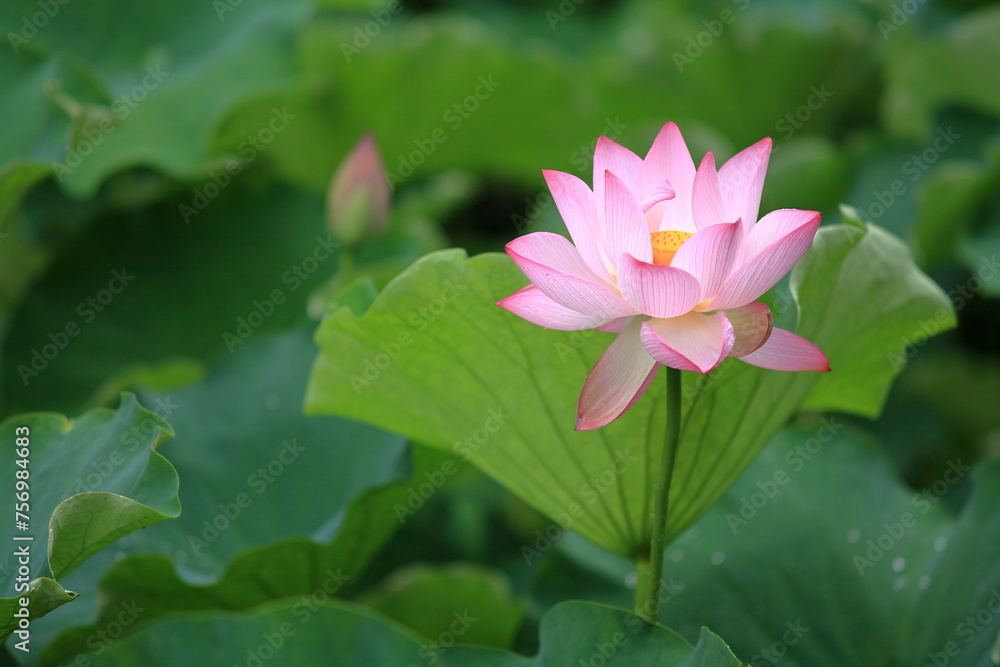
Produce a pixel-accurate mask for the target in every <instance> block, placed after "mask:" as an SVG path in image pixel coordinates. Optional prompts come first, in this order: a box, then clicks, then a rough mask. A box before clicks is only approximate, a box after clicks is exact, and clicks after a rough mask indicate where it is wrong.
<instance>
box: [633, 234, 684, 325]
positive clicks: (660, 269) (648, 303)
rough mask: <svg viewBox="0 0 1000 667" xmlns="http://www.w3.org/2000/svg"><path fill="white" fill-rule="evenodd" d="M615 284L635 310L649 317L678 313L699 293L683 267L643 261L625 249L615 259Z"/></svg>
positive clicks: (682, 311) (676, 314) (675, 315)
mask: <svg viewBox="0 0 1000 667" xmlns="http://www.w3.org/2000/svg"><path fill="white" fill-rule="evenodd" d="M682 247H683V246H682ZM618 288H619V289H620V290H621V293H622V296H623V297H625V300H626V301H627V302H628V303H629V304H631V305H632V306H633V307H634V308H635V309H636V310H638V311H639V312H640V313H644V314H646V315H651V316H652V317H677V316H678V315H682V314H684V313H686V312H688V311H690V310H691V309H692V308H694V306H695V304H697V303H698V300H699V298H700V296H701V286H700V285H699V284H698V281H697V279H695V277H694V276H692V275H691V274H690V273H688V272H687V271H684V270H682V269H678V268H676V267H674V266H658V265H656V264H650V263H648V262H643V261H640V260H638V259H636V258H635V257H632V256H631V255H629V254H627V253H626V254H624V255H622V256H621V259H620V260H619V261H618Z"/></svg>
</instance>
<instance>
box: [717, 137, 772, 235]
mask: <svg viewBox="0 0 1000 667" xmlns="http://www.w3.org/2000/svg"><path fill="white" fill-rule="evenodd" d="M770 156H771V139H770V138H767V137H765V138H764V139H761V140H760V141H758V142H757V143H755V144H754V145H753V146H750V147H749V148H745V149H743V150H742V151H740V152H739V153H737V154H736V155H734V156H733V157H732V158H731V159H730V160H729V161H728V162H726V164H724V165H722V169H720V170H719V186H720V187H721V189H722V202H723V206H724V207H725V217H726V219H728V220H730V221H732V220H736V219H737V218H742V219H743V220H744V221H745V222H746V223H747V225H748V226H752V225H753V223H755V222H756V221H757V213H758V211H759V209H760V192H761V190H762V189H763V188H764V173H765V172H766V171H767V162H768V159H769V158H770Z"/></svg>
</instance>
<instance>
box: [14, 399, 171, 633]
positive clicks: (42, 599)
mask: <svg viewBox="0 0 1000 667" xmlns="http://www.w3.org/2000/svg"><path fill="white" fill-rule="evenodd" d="M172 434H173V431H172V430H171V427H170V425H169V424H168V423H167V422H166V421H164V419H163V418H162V416H160V415H158V414H156V413H155V412H150V411H149V410H146V409H145V408H143V407H141V406H140V405H139V404H138V402H137V401H136V399H135V397H134V396H132V395H130V394H123V395H122V402H121V406H120V407H119V409H118V410H117V412H112V411H111V410H105V409H101V410H94V411H91V412H88V413H86V414H85V415H83V416H82V417H80V418H79V419H77V420H72V421H71V420H68V419H66V418H65V417H62V416H60V415H56V414H49V413H36V414H26V415H18V416H15V417H11V418H10V419H8V420H6V421H5V422H4V423H3V424H0V438H3V441H4V442H7V443H10V446H11V447H12V448H13V447H14V446H15V444H18V445H19V446H22V447H23V446H24V445H25V441H23V440H20V441H19V440H18V439H17V438H27V452H26V453H27V454H28V456H27V460H28V462H27V464H26V468H25V466H21V465H18V464H17V461H18V460H22V459H21V458H20V457H15V456H14V451H13V449H12V452H11V456H8V457H5V460H4V462H3V463H2V464H0V471H2V473H3V475H4V476H5V477H6V478H7V479H10V480H14V479H15V473H16V472H18V471H23V470H25V469H27V471H28V472H27V475H28V476H27V479H26V480H24V481H26V482H27V484H28V489H27V492H28V499H27V500H23V501H22V500H19V501H18V502H23V503H24V504H25V505H27V507H28V510H27V511H25V509H24V508H23V507H17V509H18V511H20V512H22V513H23V514H27V518H26V519H23V518H21V517H18V518H19V519H22V520H24V521H25V522H26V527H25V528H21V529H19V528H17V527H16V526H15V522H14V520H13V517H14V510H15V497H14V492H13V490H12V492H11V493H10V494H9V495H8V496H7V498H4V500H3V505H2V507H3V508H5V509H6V510H7V514H8V515H9V516H11V517H12V519H11V521H10V522H9V524H8V528H7V529H6V530H5V532H4V537H5V538H6V539H5V541H6V542H8V543H9V544H13V545H17V546H18V547H19V548H20V547H22V545H24V546H27V547H29V551H30V557H29V560H30V562H29V563H22V562H21V560H22V558H23V557H22V556H21V555H15V549H14V548H12V549H10V551H9V552H8V553H7V554H5V555H4V556H3V561H2V563H0V568H2V576H3V592H4V593H5V594H7V595H9V596H10V595H13V596H14V597H17V596H16V595H15V593H21V592H22V591H20V590H18V589H17V588H16V587H17V586H18V585H20V584H25V583H27V582H28V581H30V580H33V579H34V580H36V581H35V583H34V585H33V586H32V588H31V590H30V595H29V596H28V597H29V599H31V600H32V607H33V609H32V611H33V612H35V611H36V609H35V607H37V609H38V611H39V612H40V613H37V614H34V615H41V614H42V613H45V612H48V611H50V610H52V609H54V608H55V606H58V604H61V603H63V602H68V601H69V600H71V599H73V598H74V597H75V596H76V593H69V592H68V591H66V590H64V589H63V588H62V586H61V585H60V584H58V583H56V582H55V581H54V580H56V579H59V580H61V579H63V578H64V577H65V576H66V575H68V574H69V573H70V572H72V571H73V570H74V569H75V568H76V567H78V566H79V565H80V564H81V563H83V562H84V561H85V560H87V559H88V558H89V557H91V556H92V555H94V554H95V553H96V552H98V551H100V550H101V549H103V548H105V547H107V546H108V545H110V544H112V543H114V542H115V541H116V540H118V539H119V538H121V537H123V536H125V535H127V534H129V533H131V532H133V531H135V530H138V529H139V528H144V527H146V526H149V525H152V524H154V523H157V522H158V521H162V520H163V519H167V518H172V517H176V516H177V515H178V514H179V513H180V509H181V508H180V502H179V500H178V498H177V488H178V480H177V473H176V471H175V470H174V468H173V466H171V465H170V463H169V462H168V461H167V460H166V459H165V458H163V457H162V456H161V455H160V454H159V453H158V451H157V447H158V446H159V445H160V443H161V442H162V441H163V440H165V439H166V438H167V437H169V436H170V435H172ZM24 536H31V537H32V539H31V540H30V541H27V540H25V541H18V539H17V538H19V537H24ZM21 565H27V566H28V567H27V570H26V571H24V572H22V571H20V566H21ZM10 606H11V603H10V601H9V600H5V601H4V602H3V607H4V608H5V610H6V609H7V608H10ZM12 625H13V624H12V623H11V618H10V617H7V616H6V615H5V617H4V619H3V624H2V626H0V628H2V630H3V635H4V636H6V635H7V634H9V632H10V631H11V630H12V629H13V627H12Z"/></svg>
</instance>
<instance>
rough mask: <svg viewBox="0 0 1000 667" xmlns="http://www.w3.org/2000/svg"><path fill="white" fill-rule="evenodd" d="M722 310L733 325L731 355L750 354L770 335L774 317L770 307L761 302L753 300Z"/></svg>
mask: <svg viewBox="0 0 1000 667" xmlns="http://www.w3.org/2000/svg"><path fill="white" fill-rule="evenodd" d="M723 312H724V314H725V316H726V319H727V320H729V323H730V324H732V325H733V333H734V334H735V336H736V340H735V342H734V343H733V349H732V350H730V351H729V356H731V357H742V356H745V355H747V354H750V353H751V352H753V351H754V350H756V349H757V348H759V347H760V346H761V345H763V344H764V343H765V342H766V341H767V339H768V337H769V336H770V335H771V329H772V327H773V325H774V317H772V315H771V309H770V308H768V307H767V306H765V305H764V304H762V303H759V302H757V301H755V302H753V303H748V304H747V305H745V306H740V307H739V308H730V309H729V310H726V311H723Z"/></svg>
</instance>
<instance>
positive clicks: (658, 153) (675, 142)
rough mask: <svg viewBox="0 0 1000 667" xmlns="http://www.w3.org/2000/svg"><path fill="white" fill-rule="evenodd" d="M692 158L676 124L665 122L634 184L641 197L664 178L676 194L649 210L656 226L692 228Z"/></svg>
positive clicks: (685, 229) (687, 229) (661, 227)
mask: <svg viewBox="0 0 1000 667" xmlns="http://www.w3.org/2000/svg"><path fill="white" fill-rule="evenodd" d="M694 174H695V170H694V161H693V160H692V159H691V153H690V151H688V147H687V144H685V143H684V137H683V136H681V131H680V130H679V129H677V125H676V124H674V123H673V122H670V123H667V124H666V125H664V126H663V128H662V129H661V130H660V133H659V134H658V135H657V136H656V139H655V140H654V141H653V145H652V146H651V147H650V149H649V152H648V153H647V154H646V159H645V160H643V163H642V168H641V170H640V172H639V181H638V184H637V185H636V187H635V190H636V192H638V193H639V195H638V196H640V197H644V196H646V193H648V192H650V191H652V190H653V189H654V188H655V187H656V186H657V185H659V184H660V183H662V182H663V181H664V180H667V181H670V185H671V186H672V187H673V188H674V192H675V193H676V195H675V196H674V198H673V199H671V200H670V201H668V202H665V203H663V204H659V205H658V206H656V207H654V208H653V209H651V212H652V213H656V214H659V216H660V223H659V225H658V227H657V228H656V229H652V228H651V229H650V231H659V230H660V229H680V230H683V231H692V232H693V231H694V229H689V227H691V188H692V185H693V183H694Z"/></svg>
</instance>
